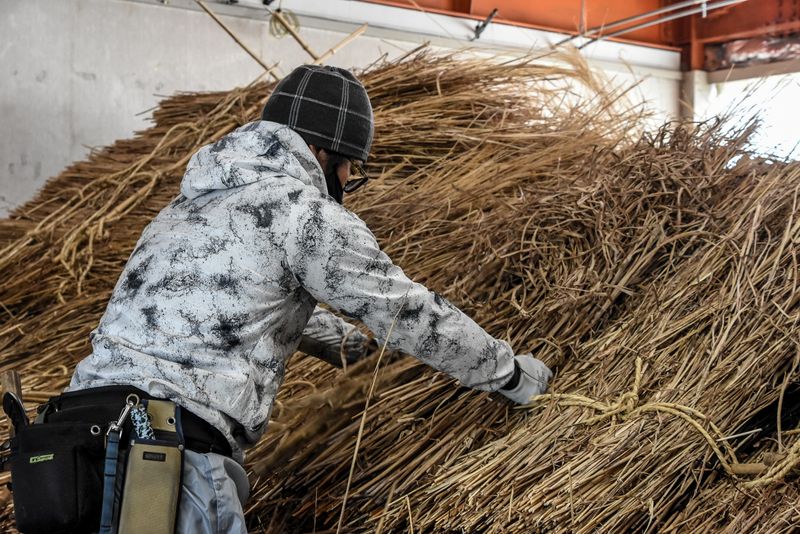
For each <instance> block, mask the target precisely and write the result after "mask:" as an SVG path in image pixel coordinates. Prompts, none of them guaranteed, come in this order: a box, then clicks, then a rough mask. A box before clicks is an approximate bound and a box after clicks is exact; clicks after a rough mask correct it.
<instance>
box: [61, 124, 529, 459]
mask: <svg viewBox="0 0 800 534" xmlns="http://www.w3.org/2000/svg"><path fill="white" fill-rule="evenodd" d="M317 302H324V303H327V304H328V305H329V306H330V307H331V308H333V309H336V310H338V311H340V312H341V313H342V314H344V315H345V316H348V317H352V318H354V319H357V320H360V321H362V322H363V323H364V324H365V325H366V326H367V327H368V328H369V329H370V330H371V331H372V332H373V333H374V335H375V337H376V339H377V340H379V341H383V340H384V339H385V337H386V335H387V334H388V332H389V329H390V326H391V325H392V322H393V320H394V318H395V316H397V320H396V323H395V325H394V328H393V330H392V335H391V338H390V339H389V342H388V345H389V347H390V348H392V349H397V350H401V351H403V352H406V353H408V354H411V355H414V356H416V357H417V358H419V359H420V360H422V361H423V362H425V363H427V364H428V365H430V366H432V367H434V368H436V369H438V370H440V371H443V372H445V373H447V374H449V375H451V376H453V377H455V378H456V379H458V380H459V381H460V382H461V383H463V384H464V385H466V386H469V387H473V388H477V389H482V390H496V389H498V388H499V387H501V386H502V385H503V384H505V383H506V382H507V381H508V380H509V378H510V377H511V376H512V374H513V369H514V364H513V353H512V350H511V348H510V347H509V345H508V344H507V343H505V342H503V341H499V340H497V339H494V338H493V337H491V336H490V335H489V334H487V333H486V332H485V331H484V330H483V329H482V328H481V327H479V326H478V325H477V324H476V323H475V322H474V321H473V320H471V319H470V318H469V317H467V316H466V315H464V313H462V312H461V311H460V310H458V308H456V307H455V306H453V305H452V304H450V303H449V302H448V301H447V300H445V299H444V298H442V297H441V296H439V295H437V294H436V293H434V292H431V291H429V290H428V289H426V288H425V287H424V286H422V285H420V284H417V283H415V282H412V281H411V280H409V279H408V278H407V277H406V276H405V274H404V273H403V271H402V270H401V269H400V268H399V267H397V266H396V265H394V264H393V263H392V261H391V260H390V259H389V257H388V256H387V255H386V254H384V253H383V252H382V251H381V250H380V248H379V246H378V244H377V242H376V240H375V237H374V236H373V235H372V233H371V232H370V231H369V229H368V228H367V226H366V225H365V224H364V222H363V221H362V220H361V219H359V218H358V217H357V216H356V215H355V214H353V213H352V212H350V211H348V210H347V209H346V208H344V207H343V206H341V205H339V204H337V203H336V202H335V201H333V200H332V199H331V198H330V197H329V196H328V195H327V192H326V186H325V179H324V176H323V173H322V170H321V168H320V166H319V164H318V163H317V160H316V159H315V158H314V156H313V154H312V153H311V151H310V150H309V148H308V146H307V145H306V144H305V143H304V142H303V140H302V138H301V137H300V136H299V135H298V134H296V133H295V132H294V131H292V130H290V129H289V128H287V127H285V126H282V125H279V124H275V123H271V122H265V121H256V122H253V123H250V124H247V125H245V126H242V127H241V128H239V129H238V130H236V131H234V132H232V133H230V134H228V135H226V136H225V137H223V138H221V139H220V140H219V141H217V142H216V143H213V144H211V145H207V146H204V147H203V148H201V149H200V150H199V151H198V152H197V153H196V154H194V156H193V157H192V158H191V160H190V161H189V164H188V167H187V170H186V174H185V175H184V177H183V181H182V183H181V194H180V195H179V196H178V197H177V198H176V199H175V200H174V201H172V203H171V204H169V205H168V206H167V207H166V208H164V209H163V210H162V211H161V212H160V213H159V214H158V215H157V216H156V217H155V219H153V221H151V222H150V224H149V225H148V226H147V227H146V228H145V230H144V232H143V233H142V236H141V238H140V239H139V242H138V243H137V245H136V248H135V249H134V251H133V253H132V254H131V257H130V258H129V260H128V263H127V265H126V266H125V269H124V271H123V273H122V276H121V277H120V279H119V281H118V282H117V285H116V287H115V288H114V292H113V294H112V297H111V299H110V301H109V303H108V307H107V308H106V311H105V314H104V315H103V317H102V319H101V321H100V324H99V326H98V327H97V329H95V330H94V331H93V332H92V348H93V351H92V354H91V355H90V356H88V357H87V358H86V359H84V360H83V361H82V362H80V364H79V365H78V367H77V369H76V371H75V374H74V376H73V378H72V382H71V384H70V389H71V390H76V389H85V388H90V387H99V386H106V385H111V384H129V385H133V386H136V387H138V388H141V389H143V390H145V391H147V392H148V393H150V394H152V395H154V396H159V397H163V398H168V399H171V400H174V401H175V402H176V403H178V404H180V405H182V406H184V407H185V408H187V409H189V410H190V411H192V412H193V413H195V414H196V415H198V416H200V417H202V418H204V419H205V420H207V421H208V422H209V423H211V424H212V425H214V426H215V427H216V428H218V429H219V430H220V431H222V433H223V434H225V436H226V437H227V438H228V439H229V441H230V442H231V445H232V446H233V449H234V456H235V457H236V458H237V459H238V460H240V461H241V460H242V459H243V449H245V448H246V447H248V446H251V445H252V444H254V443H255V442H256V441H257V440H258V438H259V437H260V436H261V435H262V434H263V432H264V430H265V426H266V423H267V421H268V419H269V416H270V411H271V409H272V405H273V400H274V398H275V395H276V394H277V391H278V387H279V386H280V384H281V382H282V381H283V376H284V370H285V364H286V360H287V358H288V357H289V356H290V355H291V354H292V353H293V352H294V351H295V350H296V348H297V345H298V343H299V341H300V337H301V335H302V334H303V332H304V329H305V328H306V327H307V323H309V320H310V319H311V318H312V313H313V312H314V310H315V306H316V304H317ZM314 317H315V320H314V321H312V326H313V327H314V329H316V330H317V331H318V332H317V333H320V334H322V332H320V331H321V330H326V329H327V330H334V331H335V332H334V335H336V336H339V337H340V336H341V335H343V334H346V333H347V332H348V331H349V330H350V329H351V328H352V327H351V326H350V325H349V324H348V323H345V322H343V321H341V320H340V319H338V318H337V317H335V316H333V315H331V314H329V313H327V314H326V313H325V312H322V311H320V310H318V311H317V313H316V314H315V315H314ZM307 333H308V332H307Z"/></svg>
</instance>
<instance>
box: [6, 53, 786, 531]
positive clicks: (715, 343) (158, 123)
mask: <svg viewBox="0 0 800 534" xmlns="http://www.w3.org/2000/svg"><path fill="white" fill-rule="evenodd" d="M363 79H364V81H365V84H366V86H367V89H368V91H369V93H370V96H371V98H372V100H373V105H374V107H375V117H376V123H377V124H376V131H377V136H376V145H375V147H374V154H375V155H374V158H373V160H372V161H371V163H370V171H371V172H372V173H373V174H375V175H379V176H380V178H379V179H378V180H376V181H374V182H371V183H370V186H369V188H368V189H367V190H366V191H365V192H363V193H361V192H359V194H358V195H354V196H353V197H352V199H350V198H348V199H347V200H348V202H350V203H351V204H350V205H351V207H352V208H353V209H354V211H356V212H357V213H358V214H359V215H360V216H361V217H362V218H363V219H364V220H365V221H366V222H367V224H368V225H369V226H370V228H371V229H372V230H373V232H374V233H375V234H376V236H377V237H378V239H379V240H380V241H381V244H382V246H383V247H384V249H385V250H386V252H387V253H388V254H389V255H390V256H391V257H392V258H393V259H394V260H395V261H396V262H397V263H399V264H400V265H402V266H403V268H404V269H405V271H406V272H407V273H408V274H409V275H410V276H411V277H412V278H415V279H417V280H419V281H421V282H423V283H425V284H427V285H428V286H429V287H430V288H432V289H435V290H437V291H439V292H440V293H442V294H444V295H445V296H447V297H448V298H449V299H451V300H452V301H453V302H454V303H456V304H458V305H459V306H460V307H462V309H464V310H465V311H467V312H468V313H469V314H470V315H471V316H473V317H474V318H475V319H476V320H477V321H478V322H479V323H480V324H482V325H484V326H485V327H486V328H487V329H488V330H489V331H490V332H491V333H492V334H493V335H495V336H497V337H501V338H504V339H506V340H508V341H509V342H510V343H511V344H512V346H513V347H515V348H516V349H517V350H518V351H519V352H527V351H533V352H534V353H536V354H537V355H538V356H539V357H541V358H543V359H544V360H545V361H546V362H548V363H549V364H551V365H552V366H553V367H554V368H555V369H557V375H556V379H555V380H554V382H553V384H552V392H553V393H552V394H551V395H548V396H544V397H542V398H540V399H539V400H538V402H536V403H535V404H534V405H533V406H532V407H530V408H525V409H514V407H512V406H511V405H510V404H509V403H508V402H506V401H504V400H503V399H502V398H501V397H499V396H497V395H487V394H482V393H478V392H475V391H470V390H466V389H464V388H459V387H458V386H457V385H456V384H454V383H453V381H452V380H450V379H448V378H447V377H446V376H443V375H441V374H437V373H435V372H433V371H432V370H430V369H428V368H426V367H425V366H423V365H421V364H418V363H416V362H415V361H414V360H412V359H410V358H408V357H404V356H402V355H385V356H384V357H383V359H382V360H381V364H380V370H379V372H378V374H377V381H376V393H375V395H374V398H373V399H372V401H371V404H370V406H369V408H368V410H367V413H366V417H365V418H364V423H363V437H362V439H361V441H360V445H359V449H358V455H357V461H356V463H355V466H354V467H353V469H352V471H351V460H352V458H353V453H354V448H355V446H356V437H357V434H358V432H359V427H360V425H361V417H360V415H361V412H362V410H363V408H364V403H365V397H366V394H367V390H368V389H369V386H370V383H371V381H372V378H373V370H374V368H375V365H376V361H377V357H373V358H371V359H369V360H366V361H364V362H361V363H359V364H357V365H355V366H353V367H351V368H350V369H348V370H347V371H346V372H345V373H342V372H341V371H338V370H335V369H332V368H330V367H329V366H327V364H324V363H320V362H317V361H315V360H312V359H310V358H307V357H301V356H296V357H295V359H294V361H292V363H291V365H290V366H289V373H288V375H287V378H286V383H285V384H284V388H283V389H282V391H281V394H280V396H279V402H278V405H277V408H276V410H275V413H274V421H273V422H272V423H271V426H270V431H269V432H268V434H267V436H266V437H265V439H264V440H263V441H262V442H261V443H260V444H259V446H258V447H257V448H256V449H255V450H254V451H252V453H251V454H250V456H249V460H250V464H249V466H250V469H251V474H252V481H253V483H254V488H253V492H252V497H251V501H250V503H249V508H248V510H247V513H248V517H249V520H250V525H251V528H252V530H253V531H255V532H258V531H262V530H265V531H275V532H283V531H311V530H312V529H316V531H317V532H322V531H324V530H326V529H335V528H336V526H337V523H338V522H339V520H340V513H341V509H342V503H343V500H344V498H345V495H347V502H346V506H345V507H344V513H343V515H342V516H341V521H342V525H343V529H342V530H343V531H370V532H372V531H376V530H378V531H382V532H390V531H391V532H394V531H398V532H399V531H405V530H408V529H410V528H413V529H414V530H415V531H426V532H427V531H465V532H479V531H490V532H520V533H523V532H524V533H528V532H532V531H537V530H547V531H549V530H554V531H563V532H594V531H614V532H617V531H625V530H634V531H645V530H648V529H649V530H656V529H658V530H663V531H669V530H678V531H694V530H697V529H699V528H712V529H716V530H721V529H723V528H728V529H729V530H730V531H731V532H733V531H736V532H739V531H743V530H746V531H764V532H776V531H782V530H791V529H792V527H793V526H796V525H798V524H800V517H798V514H797V512H796V511H795V503H796V500H797V497H798V495H800V491H798V487H797V484H796V482H794V479H793V478H792V473H791V472H792V469H793V468H794V467H795V464H797V463H798V461H800V457H799V456H798V454H800V440H798V439H797V437H796V436H795V434H794V433H793V432H792V430H793V429H794V428H795V426H797V421H798V413H797V412H798V408H797V399H798V398H799V395H798V388H796V387H795V384H796V382H797V378H798V373H800V336H799V335H798V329H797V321H798V319H799V318H800V306H798V303H799V301H800V296H799V295H800V293H798V291H797V288H798V283H800V280H798V278H799V277H800V270H799V269H798V258H797V257H796V254H795V250H796V245H797V243H798V242H800V217H799V216H800V206H798V198H797V194H798V190H800V165H797V164H786V163H776V162H773V161H767V160H764V159H762V158H757V157H755V156H754V155H752V154H750V153H749V152H748V149H747V140H748V137H749V135H750V134H751V133H752V127H751V126H747V127H744V128H742V129H739V130H735V131H731V130H726V129H725V128H724V126H723V125H722V124H716V123H715V124H706V125H693V126H689V125H679V124H673V125H665V126H663V127H662V128H660V129H658V130H656V131H655V132H651V133H643V132H642V124H643V122H642V121H643V117H642V116H641V114H640V113H638V112H637V111H636V109H632V108H628V107H626V106H625V105H624V91H613V90H609V89H608V88H604V87H601V86H600V85H598V82H597V81H596V79H595V78H594V77H592V76H591V75H590V74H589V72H588V71H587V70H586V68H585V67H584V66H583V65H581V64H579V63H575V64H573V65H570V66H563V67H557V66H553V65H552V64H550V65H545V64H541V63H538V62H533V61H530V60H522V61H514V62H506V63H498V62H491V61H486V60H466V59H456V58H452V57H444V58H443V57H430V56H427V55H424V54H423V55H414V56H411V57H409V58H405V59H404V60H402V61H399V62H395V63H391V64H385V65H379V66H376V67H374V68H372V69H371V70H370V71H368V72H367V73H365V74H364V77H363ZM267 94H268V87H267V86H266V85H264V84H256V85H253V86H251V87H247V88H244V89H239V90H234V91H231V92H230V93H224V94H203V95H196V94H187V95H178V96H176V97H173V98H171V99H168V100H166V101H164V102H162V104H161V105H160V107H159V109H157V110H156V111H155V113H154V122H155V125H154V126H153V127H152V128H150V129H149V130H147V131H145V132H142V133H141V134H140V135H138V136H137V137H136V138H134V139H132V140H127V141H119V142H117V143H116V144H115V145H113V146H112V147H109V148H107V149H105V150H103V151H102V152H99V153H96V154H93V155H92V157H91V158H90V159H89V161H87V162H83V163H78V164H76V165H74V166H73V167H71V168H69V169H68V170H66V171H65V172H64V173H62V175H61V176H59V177H58V178H55V179H53V180H51V181H50V182H49V183H48V184H47V186H46V187H45V188H44V189H43V191H42V192H41V194H40V195H39V197H38V198H37V199H36V200H34V201H33V202H30V203H28V204H27V205H25V206H23V207H22V208H20V209H19V210H17V212H16V213H15V214H14V216H13V217H12V218H11V219H9V220H6V221H0V247H2V248H3V252H2V254H0V266H2V270H3V273H4V274H5V276H4V284H3V287H2V289H0V303H2V309H1V310H0V314H3V322H2V323H0V351H1V352H0V354H2V366H3V368H8V367H12V366H13V367H17V368H19V369H21V371H22V373H23V388H24V394H25V397H26V400H28V401H30V402H31V405H32V404H33V403H34V402H35V401H40V400H43V399H44V398H46V397H47V396H48V395H51V394H54V393H55V392H57V391H58V390H59V388H61V387H63V386H64V385H65V384H66V383H67V381H68V379H69V376H70V372H71V369H72V367H73V366H74V365H75V363H77V361H79V360H80V359H81V358H82V357H83V356H85V355H86V354H88V352H89V344H88V333H89V331H90V330H91V329H92V328H93V327H94V326H96V324H97V322H98V320H99V316H100V314H101V313H102V311H103V309H104V304H105V301H106V300H107V299H108V296H109V292H110V290H111V288H112V287H113V284H114V283H115V281H116V277H117V276H118V273H119V272H120V270H121V268H122V266H123V264H124V262H125V260H126V258H127V256H128V254H129V253H130V251H131V249H132V247H133V245H134V243H135V241H136V239H137V238H138V235H139V233H140V231H141V229H142V228H143V226H144V225H145V224H146V223H147V221H148V220H149V219H150V218H152V217H153V216H154V215H155V214H156V213H157V212H158V210H159V209H160V208H161V207H162V206H164V205H165V204H166V203H167V202H168V201H169V200H170V199H171V198H172V197H173V196H174V195H175V194H176V192H177V183H178V180H179V179H180V176H181V173H182V169H183V167H184V166H185V163H186V161H187V159H188V157H189V156H190V155H191V153H192V152H193V151H194V150H196V149H197V148H198V147H199V146H201V145H203V144H205V143H208V142H210V141H212V140H214V139H216V138H217V137H219V136H220V135H222V134H224V133H226V132H228V131H230V130H231V129H233V128H234V127H236V126H237V125H239V124H242V123H244V122H247V121H249V120H252V119H253V118H254V117H256V116H257V111H258V109H259V107H260V106H261V105H262V104H263V102H264V100H265V97H266V95H267ZM779 421H780V422H779ZM756 429H758V430H756ZM739 434H741V435H739ZM740 462H747V463H757V464H761V468H760V469H758V468H757V469H756V471H759V472H758V473H756V474H750V475H741V474H739V473H741V472H742V468H741V466H740V465H739V464H740ZM350 479H351V482H350V483H349V484H348V481H349V480H350ZM348 488H349V489H348ZM9 513H10V506H7V507H6V512H5V517H6V522H8V515H9ZM6 524H7V523H6Z"/></svg>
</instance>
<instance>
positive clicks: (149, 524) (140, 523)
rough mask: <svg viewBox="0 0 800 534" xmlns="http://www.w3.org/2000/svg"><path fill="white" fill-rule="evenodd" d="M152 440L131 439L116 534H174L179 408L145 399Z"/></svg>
mask: <svg viewBox="0 0 800 534" xmlns="http://www.w3.org/2000/svg"><path fill="white" fill-rule="evenodd" d="M142 404H143V405H144V406H145V407H146V409H147V413H148V415H149V419H150V424H151V426H152V429H153V432H154V434H155V439H142V438H139V437H134V438H133V439H132V440H131V442H130V448H129V450H128V460H127V467H126V469H125V486H124V489H123V492H122V504H121V508H120V512H119V527H118V530H117V532H118V534H140V533H143V532H147V533H148V534H173V532H174V531H175V520H176V517H177V511H178V499H179V497H180V492H181V478H182V475H183V449H184V439H183V432H182V431H181V421H180V406H176V405H175V404H174V403H172V402H169V401H163V400H144V401H142Z"/></svg>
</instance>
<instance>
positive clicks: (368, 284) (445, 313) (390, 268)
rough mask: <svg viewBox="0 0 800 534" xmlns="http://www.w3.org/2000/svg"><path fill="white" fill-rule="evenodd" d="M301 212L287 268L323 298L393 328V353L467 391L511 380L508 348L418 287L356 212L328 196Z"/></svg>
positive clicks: (371, 323) (377, 328) (379, 327)
mask: <svg viewBox="0 0 800 534" xmlns="http://www.w3.org/2000/svg"><path fill="white" fill-rule="evenodd" d="M294 210H295V211H294V212H293V216H292V218H293V221H294V223H295V224H294V225H293V228H292V230H291V231H290V232H289V234H288V235H287V241H286V253H287V263H288V265H289V268H290V269H291V270H292V273H293V274H294V276H295V278H297V280H298V282H299V283H300V284H301V285H302V286H303V287H304V288H305V289H306V290H307V291H308V292H309V293H310V294H311V295H312V296H313V297H314V298H316V299H317V301H321V302H325V303H327V304H328V305H330V306H331V307H333V308H335V309H337V310H339V311H340V312H342V313H343V314H344V315H347V316H348V317H352V318H354V319H357V320H359V321H362V322H363V323H364V324H366V325H367V327H369V329H370V330H372V332H373V333H374V334H375V336H376V338H378V339H379V340H381V341H383V340H385V339H386V337H387V335H388V334H389V330H390V328H391V330H392V332H391V336H390V338H389V341H388V346H389V347H390V348H392V349H395V350H401V351H403V352H405V353H407V354H411V355H413V356H416V357H417V358H419V359H420V360H422V361H423V362H425V363H426V364H428V365H430V366H431V367H433V368H435V369H437V370H439V371H442V372H444V373H447V374H449V375H450V376H452V377H454V378H456V379H457V380H459V381H460V382H461V383H462V384H464V385H465V386H468V387H472V388H475V389H482V390H488V391H494V390H496V389H498V388H500V387H502V386H503V385H505V384H506V383H507V382H508V380H509V379H510V378H511V376H512V374H513V371H514V353H513V352H512V350H511V347H510V346H509V345H508V343H506V342H504V341H500V340H497V339H495V338H493V337H492V336H490V335H489V334H488V333H486V331H484V330H483V329H482V328H481V327H480V326H478V325H477V324H476V323H475V321H473V320H472V319H470V318H469V317H467V316H466V315H465V314H464V313H463V312H461V311H460V310H459V309H458V308H456V307H455V306H453V305H452V304H451V303H450V302H448V301H447V300H445V299H444V298H443V297H441V296H440V295H438V294H436V293H434V292H432V291H429V290H428V289H427V288H425V286H423V285H421V284H418V283H415V282H412V281H411V280H410V279H409V278H408V277H407V276H406V275H405V274H404V273H403V271H402V270H401V269H400V268H399V267H397V266H396V265H394V264H393V263H392V261H391V260H390V259H389V257H388V256H387V255H386V254H384V253H383V252H382V251H381V250H380V248H379V246H378V243H377V241H376V240H375V237H374V236H373V235H372V233H371V232H370V231H369V229H368V228H367V226H366V225H365V224H364V222H363V221H362V220H361V219H359V218H358V217H357V216H356V215H355V214H353V213H351V212H350V211H348V210H346V209H345V208H343V207H342V206H340V205H338V204H336V203H335V202H333V201H332V200H330V199H327V198H318V199H312V200H310V201H308V202H304V203H301V204H299V205H297V206H296V207H295V208H294ZM395 317H396V321H395ZM393 322H394V326H393V327H392V323H393Z"/></svg>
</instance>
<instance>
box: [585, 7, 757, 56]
mask: <svg viewBox="0 0 800 534" xmlns="http://www.w3.org/2000/svg"><path fill="white" fill-rule="evenodd" d="M747 1H748V0H720V1H719V2H717V3H715V4H706V3H704V4H703V5H702V6H700V7H696V8H693V9H687V10H686V11H681V12H680V13H674V14H672V15H667V16H666V17H661V18H660V19H656V20H651V21H649V22H643V23H641V24H637V25H635V26H631V27H630V28H625V29H622V30H617V31H615V32H612V33H609V34H606V35H600V36H597V37H592V39H591V40H590V41H589V42H588V43H584V44H582V45H581V46H579V47H578V48H579V49H580V48H585V47H587V46H589V45H590V44H592V43H595V42H597V41H602V40H603V39H609V38H611V37H616V36H618V35H622V34H625V33H629V32H633V31H636V30H641V29H644V28H649V27H650V26H654V25H656V24H661V23H664V22H669V21H672V20H676V19H680V18H683V17H688V16H689V15H696V14H697V13H703V12H706V13H707V12H709V11H713V10H715V9H719V8H721V7H726V6H730V5H734V4H742V3H744V2H747Z"/></svg>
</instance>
